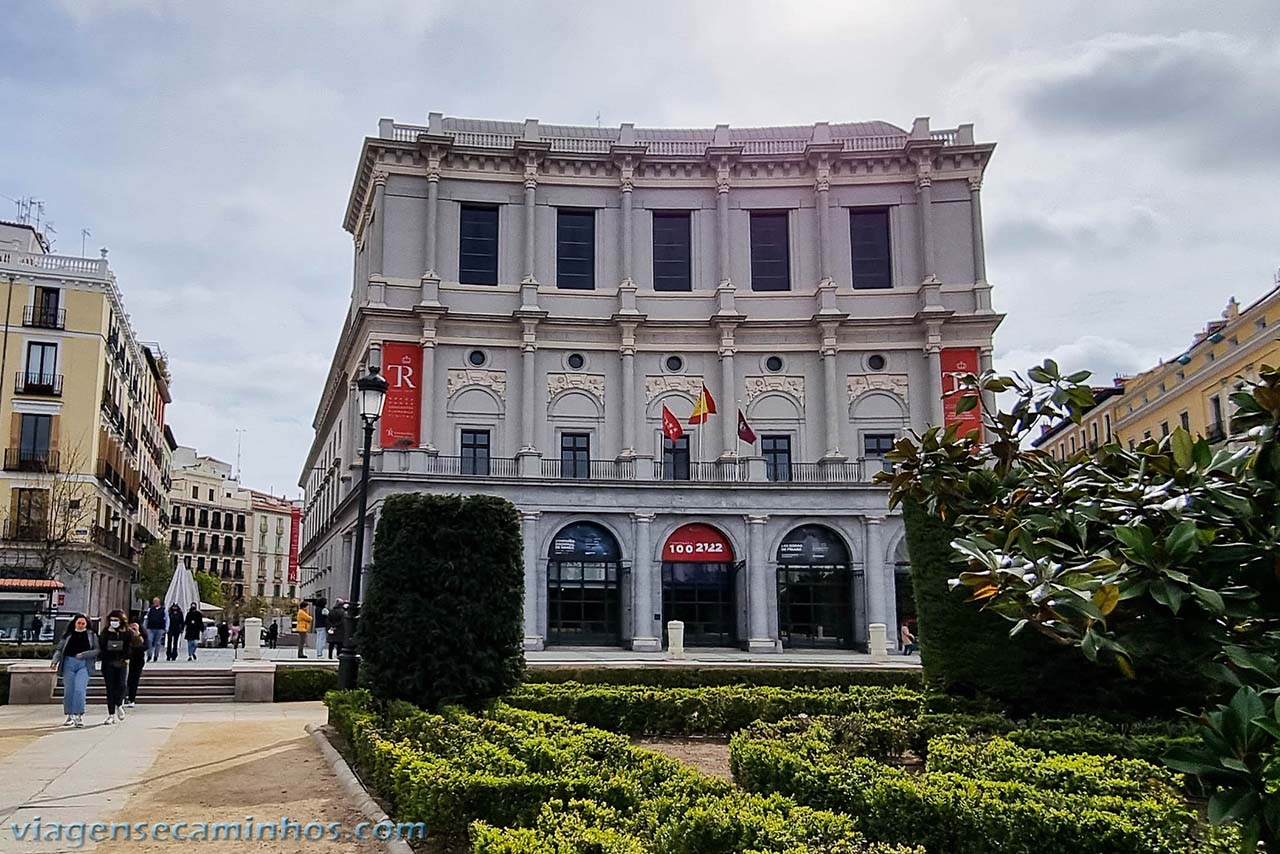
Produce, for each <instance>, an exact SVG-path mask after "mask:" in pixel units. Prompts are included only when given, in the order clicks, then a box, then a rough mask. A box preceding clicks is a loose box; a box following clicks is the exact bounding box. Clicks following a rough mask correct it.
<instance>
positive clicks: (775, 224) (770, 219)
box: [751, 211, 791, 291]
mask: <svg viewBox="0 0 1280 854" xmlns="http://www.w3.org/2000/svg"><path fill="white" fill-rule="evenodd" d="M787 219H788V214H787V212H786V211H752V212H751V290H753V291H789V290H791V246H790V241H789V239H788V231H787Z"/></svg>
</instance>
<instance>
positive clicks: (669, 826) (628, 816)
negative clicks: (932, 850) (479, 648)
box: [326, 691, 919, 854]
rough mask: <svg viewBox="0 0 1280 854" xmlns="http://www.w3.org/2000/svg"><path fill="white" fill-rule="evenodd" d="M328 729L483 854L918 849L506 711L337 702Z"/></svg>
mask: <svg viewBox="0 0 1280 854" xmlns="http://www.w3.org/2000/svg"><path fill="white" fill-rule="evenodd" d="M326 703H327V704H328V706H329V711H330V722H331V723H332V724H333V725H334V727H335V728H336V729H337V730H338V731H339V732H340V733H341V734H342V735H343V737H344V738H345V739H346V740H347V742H348V744H349V746H350V750H351V753H352V757H353V759H354V760H355V764H356V766H357V768H358V769H359V770H360V771H361V774H362V776H364V778H365V779H366V780H367V781H368V782H369V783H371V784H372V786H373V787H374V788H375V789H376V791H377V792H378V793H379V794H381V795H382V796H383V798H384V799H386V800H387V801H389V804H390V812H391V814H392V816H393V817H394V818H395V820H397V821H400V822H418V821H421V822H424V823H425V824H426V825H427V827H428V828H430V830H431V832H432V833H433V834H435V835H436V841H437V842H439V843H442V844H444V845H446V846H449V847H450V848H451V850H452V849H456V848H457V847H458V846H459V845H460V844H461V842H462V841H463V840H467V839H469V842H470V846H471V850H472V851H473V852H479V854H553V852H554V854H563V852H569V851H599V852H606V851H607V852H612V854H653V852H659V851H661V852H672V854H736V852H747V851H750V852H760V854H770V852H777V854H784V852H785V854H819V852H833V854H834V852H840V854H919V849H915V848H911V847H906V846H898V845H882V844H876V843H869V842H867V841H866V840H865V839H864V838H863V837H862V836H861V835H860V834H859V833H858V832H857V830H856V829H855V825H854V822H853V820H852V819H850V818H849V817H848V816H842V815H837V814H834V813H831V812H826V811H821V810H814V809H812V808H809V807H805V806H799V805H797V804H796V803H795V802H794V801H792V800H790V799H788V798H785V797H783V796H780V795H760V794H753V793H749V792H744V791H741V790H738V789H735V788H734V787H733V786H732V785H731V784H729V783H726V782H724V781H720V780H716V779H713V778H710V777H707V776H705V775H703V774H700V773H698V772H696V771H693V770H692V769H689V768H687V767H685V766H684V765H683V764H682V763H680V762H678V761H676V760H673V759H669V758H667V757H664V756H660V755H658V754H656V753H652V752H650V751H646V750H641V749H638V748H635V747H632V746H631V744H630V742H629V741H628V740H627V739H626V738H625V737H623V736H619V735H615V734H612V733H607V732H602V731H600V730H596V729H592V728H590V727H586V726H582V725H578V724H572V723H569V722H567V721H565V720H563V719H559V718H555V717H552V716H550V715H543V714H539V713H535V712H528V711H524V710H518V709H513V708H509V707H504V706H502V705H498V706H496V707H495V708H493V709H491V710H490V711H489V712H487V713H485V714H483V715H477V714H470V713H466V712H463V711H461V710H458V709H452V708H446V709H443V710H442V713H441V714H428V713H426V712H423V711H421V710H419V709H416V708H414V707H412V706H410V705H408V704H406V703H392V704H387V705H382V704H379V703H375V701H374V700H372V698H371V697H370V695H369V694H368V693H367V692H364V691H353V692H334V693H331V694H329V695H328V697H327V698H326Z"/></svg>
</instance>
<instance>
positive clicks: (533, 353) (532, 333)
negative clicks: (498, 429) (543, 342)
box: [520, 321, 538, 454]
mask: <svg viewBox="0 0 1280 854" xmlns="http://www.w3.org/2000/svg"><path fill="white" fill-rule="evenodd" d="M537 325H538V324H537V322H536V321H525V323H524V336H523V341H522V342H521V344H520V385H521V388H520V453H522V454H536V453H537V448H536V444H535V442H534V435H533V428H534V426H535V425H536V423H537V408H536V406H535V404H536V403H537V400H538V384H537V364H536V359H537V355H538V342H537V331H536V330H537Z"/></svg>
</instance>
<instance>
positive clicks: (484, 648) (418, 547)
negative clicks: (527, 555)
mask: <svg viewBox="0 0 1280 854" xmlns="http://www.w3.org/2000/svg"><path fill="white" fill-rule="evenodd" d="M373 563H374V566H373V570H372V571H371V572H370V574H369V576H368V578H369V581H368V591H367V594H366V596H365V601H364V603H363V606H362V608H361V614H360V622H359V628H358V629H357V632H358V636H357V639H358V642H359V647H360V652H361V654H362V656H363V667H362V668H361V677H362V681H363V684H364V685H366V686H367V687H368V688H369V689H370V690H371V691H373V693H374V694H375V695H377V696H379V697H385V698H388V699H402V700H408V701H410V702H413V703H416V704H418V705H420V706H423V707H425V708H431V709H434V708H437V707H439V706H440V705H442V704H444V703H462V704H465V705H468V706H471V707H476V706H479V705H482V704H483V703H484V702H486V701H488V700H490V699H492V698H494V697H499V696H501V695H502V694H505V693H506V692H507V691H509V690H511V689H512V688H513V687H515V685H516V684H517V683H518V682H519V679H520V675H521V673H523V671H524V653H523V652H522V651H521V639H522V631H523V630H522V626H521V621H522V619H523V609H524V592H523V591H524V562H523V558H522V555H521V544H520V525H519V520H518V519H517V517H516V509H515V507H514V506H513V505H511V504H510V503H509V502H507V501H504V500H502V499H500V498H493V497H491V496H485V495H477V496H470V497H466V498H464V497H460V496H456V495H408V494H406V495H394V496H391V497H390V498H388V499H387V500H386V502H385V503H384V504H383V508H382V518H381V521H380V522H379V523H378V533H377V537H376V539H375V540H374V549H373Z"/></svg>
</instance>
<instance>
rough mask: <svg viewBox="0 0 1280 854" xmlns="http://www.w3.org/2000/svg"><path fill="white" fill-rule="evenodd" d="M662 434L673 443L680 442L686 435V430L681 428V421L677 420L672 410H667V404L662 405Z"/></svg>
mask: <svg viewBox="0 0 1280 854" xmlns="http://www.w3.org/2000/svg"><path fill="white" fill-rule="evenodd" d="M662 434H663V435H664V436H666V437H667V438H668V439H670V440H671V441H672V442H678V441H680V437H682V436H683V435H684V428H683V427H681V426H680V419H679V418H676V416H675V414H674V413H672V411H671V410H670V409H667V405H666V404H665V403H664V404H663V405H662Z"/></svg>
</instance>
